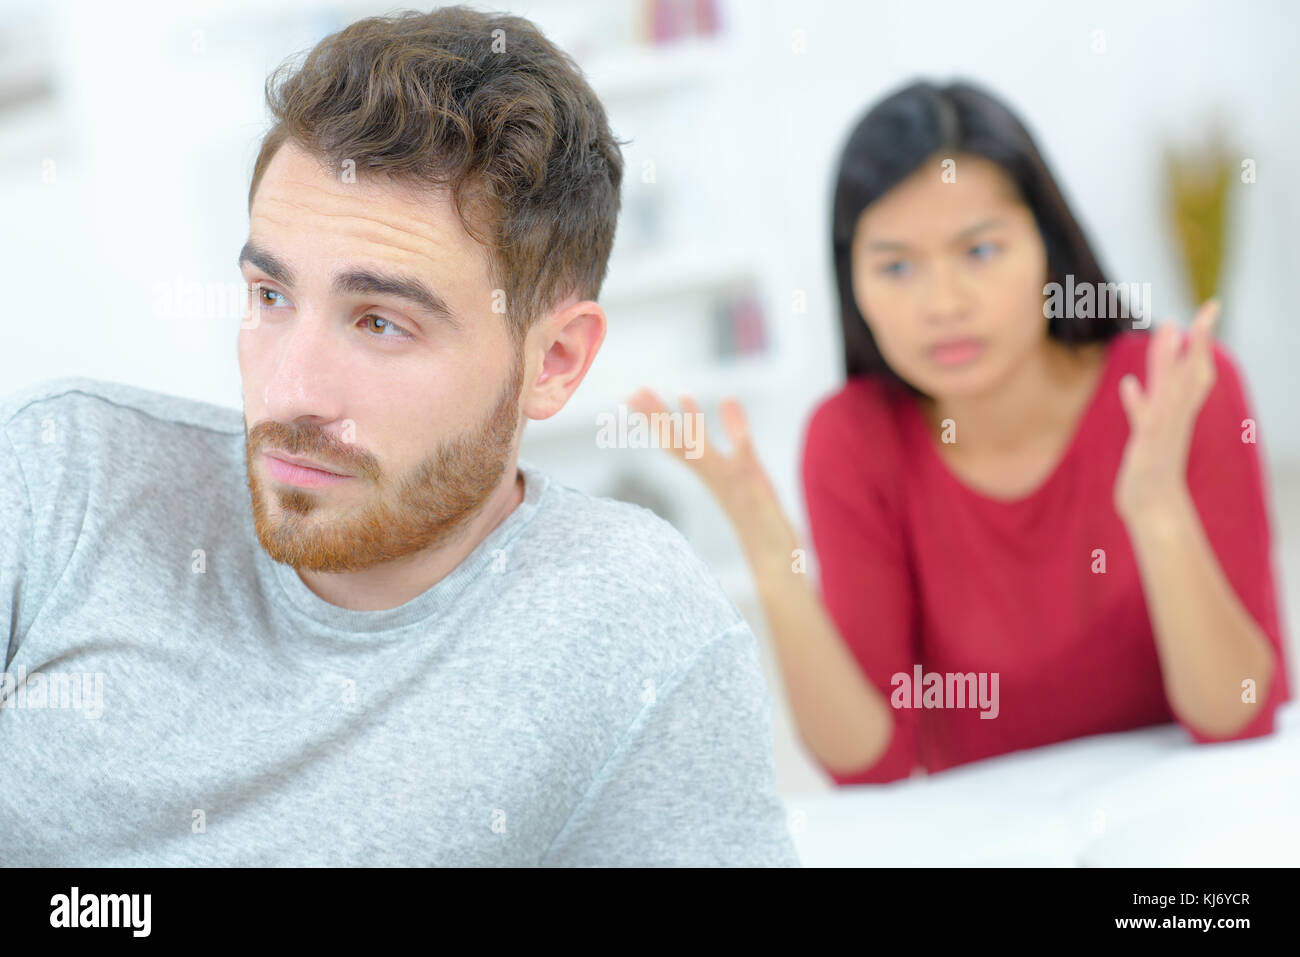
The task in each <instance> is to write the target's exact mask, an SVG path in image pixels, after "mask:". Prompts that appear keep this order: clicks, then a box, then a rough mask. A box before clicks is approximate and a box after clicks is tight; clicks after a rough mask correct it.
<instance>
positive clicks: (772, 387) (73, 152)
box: [0, 0, 1300, 795]
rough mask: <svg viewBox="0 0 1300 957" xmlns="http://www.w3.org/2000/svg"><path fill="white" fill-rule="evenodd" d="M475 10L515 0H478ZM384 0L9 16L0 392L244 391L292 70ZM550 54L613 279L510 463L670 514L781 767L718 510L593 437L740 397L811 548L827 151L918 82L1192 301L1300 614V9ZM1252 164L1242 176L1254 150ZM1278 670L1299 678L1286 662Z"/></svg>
mask: <svg viewBox="0 0 1300 957" xmlns="http://www.w3.org/2000/svg"><path fill="white" fill-rule="evenodd" d="M471 5H473V6H480V7H484V8H485V9H501V8H502V7H504V6H505V5H504V4H502V5H496V4H489V5H484V4H471ZM395 9H400V7H393V6H390V5H388V4H380V3H371V2H347V3H319V2H312V3H308V2H297V0H256V2H253V0H223V2H220V3H208V2H194V3H188V4H182V3H176V2H175V0H168V2H147V0H141V2H131V3H114V4H106V3H98V2H85V3H77V2H67V0H50V2H43V3H39V4H31V5H23V4H18V5H14V4H12V3H9V4H5V5H3V6H0V224H2V228H0V275H3V277H4V281H5V288H6V289H7V290H8V292H7V294H6V295H5V301H7V302H8V303H9V306H8V307H7V308H8V310H9V313H10V314H9V316H8V318H7V320H6V321H5V322H4V325H3V332H2V333H0V387H2V390H3V391H4V392H5V393H8V392H10V391H12V390H14V389H17V388H20V387H22V386H24V385H27V384H29V383H34V382H37V381H40V380H42V379H45V378H49V377H53V376H62V375H86V376H92V377H97V378H103V379H111V380H115V381H121V382H127V383H131V384H135V385H139V386H142V387H145V388H149V389H155V390H159V391H163V392H168V393H173V394H176V395H184V396H189V397H193V398H198V399H203V400H207V401H210V402H215V403H219V404H222V405H228V406H234V407H239V406H240V402H241V399H240V388H239V373H238V366H237V363H236V357H235V334H236V331H237V324H238V321H239V308H240V302H241V297H242V295H243V292H242V287H241V286H240V278H239V273H238V271H237V269H236V266H235V258H236V254H237V252H238V250H239V248H240V246H241V244H242V243H243V241H244V239H245V236H246V229H247V212H246V205H245V204H246V195H247V187H248V180H249V175H250V172H251V169H252V164H253V159H254V156H255V154H256V148H257V142H258V139H259V137H260V136H261V134H262V133H263V132H264V130H265V126H266V118H267V114H266V112H265V105H264V98H263V83H264V81H265V78H266V76H267V74H268V73H269V72H270V70H272V69H273V68H274V67H275V66H277V65H278V64H279V63H280V62H281V61H282V60H284V59H285V58H286V57H289V56H291V55H294V54H297V53H301V52H304V51H306V50H307V49H309V48H310V47H311V46H312V45H313V44H314V43H315V42H316V41H317V40H319V39H320V38H321V37H323V36H324V35H326V34H328V33H331V32H334V31H336V30H338V29H340V28H341V27H342V26H344V25H345V24H347V23H349V22H351V21H352V20H354V19H357V18H359V17H362V16H368V15H372V14H379V13H388V12H392V11H393V10H395ZM508 9H509V11H510V12H512V13H517V14H520V15H523V16H526V17H528V18H530V19H532V20H533V21H534V22H536V23H537V24H538V25H539V26H540V27H541V28H542V29H543V31H544V32H545V33H547V34H548V36H550V37H551V38H552V39H553V40H555V41H556V42H558V43H559V44H560V45H561V46H562V47H564V48H565V49H566V50H568V51H569V52H570V53H571V54H572V55H573V56H574V58H575V59H576V60H577V62H578V63H579V64H580V65H581V66H582V68H583V70H584V72H586V74H587V75H588V77H589V79H590V81H591V82H592V85H593V86H594V88H595V89H596V91H597V93H598V94H599V95H600V96H601V98H602V100H603V102H604V103H605V105H606V108H607V109H608V111H609V114H610V119H611V124H612V126H613V129H614V133H615V135H616V136H618V137H619V138H621V139H624V140H628V141H629V142H628V143H627V145H626V146H625V148H624V150H625V160H626V174H625V192H624V197H623V204H624V205H623V214H622V219H621V222H620V225H619V232H618V241H617V246H616V249H615V253H614V259H613V262H612V264H611V267H610V271H609V277H608V281H607V285H606V287H605V289H604V291H603V294H602V297H601V300H602V304H603V305H604V307H605V309H606V311H607V313H608V316H609V332H608V336H607V339H606V341H605V344H604V347H603V348H602V350H601V352H600V355H599V356H598V358H597V360H596V362H595V364H594V366H593V367H592V369H591V372H590V374H589V375H588V377H587V379H586V381H585V382H584V384H583V385H582V387H581V388H580V389H579V391H578V393H577V394H576V395H575V396H574V398H573V400H572V402H571V403H570V405H569V407H567V408H565V409H564V410H563V411H562V412H561V413H560V414H559V415H557V416H555V417H554V418H553V419H551V420H547V421H544V422H532V423H530V424H529V426H528V429H527V432H526V437H525V440H524V449H523V453H522V455H523V457H524V458H527V459H530V460H532V461H534V462H536V463H537V464H539V465H541V466H542V467H544V468H546V469H548V470H550V471H551V472H552V473H553V474H554V475H556V476H557V477H558V478H559V479H560V480H561V481H563V482H565V483H566V484H569V485H573V486H575V487H577V488H581V489H584V490H586V491H589V492H591V493H594V494H599V495H609V496H613V497H618V498H623V499H627V500H630V501H634V502H637V503H639V504H643V505H646V506H647V507H650V508H653V509H655V510H656V511H657V512H659V513H660V514H662V515H663V516H664V517H665V518H667V519H668V520H669V521H671V522H673V523H674V524H675V525H676V526H677V527H678V528H680V529H681V531H682V532H683V533H684V534H685V535H686V536H687V537H688V538H689V539H690V540H691V542H692V543H693V544H694V545H695V547H696V548H697V549H698V550H699V552H700V553H701V554H702V555H703V556H704V557H705V559H706V560H707V561H708V562H709V563H710V565H711V567H712V568H713V569H714V571H715V572H716V574H717V576H718V578H719V580H720V581H721V582H722V584H723V585H724V587H725V588H726V589H727V591H728V593H729V594H730V595H731V596H732V598H733V600H734V601H735V602H736V603H737V605H738V606H739V607H740V608H741V610H742V612H744V613H745V615H746V617H747V618H748V619H749V620H750V622H751V624H752V625H753V627H754V630H755V632H756V633H757V634H758V635H759V637H760V642H761V644H762V647H763V652H764V654H765V656H766V661H765V663H766V666H767V668H768V679H769V682H770V683H771V687H772V688H773V691H774V700H775V703H776V714H775V716H774V718H775V728H774V731H775V741H776V752H777V771H778V779H779V780H778V783H779V785H780V787H781V789H782V791H783V793H785V794H787V795H802V794H812V793H815V792H819V791H825V790H826V789H827V788H828V786H829V785H828V783H827V779H826V778H825V776H824V775H823V774H822V773H821V771H820V770H819V769H818V768H817V767H816V766H815V765H814V764H813V763H811V762H810V761H809V760H808V758H807V757H806V756H805V755H804V753H803V751H802V749H801V748H800V747H799V745H798V743H797V738H796V736H795V734H794V731H793V728H792V725H791V724H790V721H789V718H788V715H787V714H786V711H785V702H784V700H783V698H782V695H781V692H780V691H779V689H780V684H779V676H778V673H777V672H776V671H775V668H774V664H773V658H772V655H771V653H770V649H769V648H768V646H767V643H766V629H765V625H764V623H763V620H762V616H761V613H760V611H759V609H758V606H757V605H756V603H755V598H754V593H753V588H752V582H751V581H750V578H749V575H748V572H747V569H746V567H745V565H744V562H743V559H742V556H741V553H740V551H739V549H738V547H737V544H736V541H735V539H734V537H733V536H732V533H731V530H730V528H729V526H728V525H727V523H726V521H725V519H724V517H723V515H722V513H721V511H720V510H719V509H718V508H717V507H716V506H715V505H714V504H713V502H712V501H711V500H710V499H709V497H708V496H707V494H706V493H705V491H704V489H703V486H701V485H700V484H699V483H698V482H697V481H696V480H695V478H694V476H693V475H691V474H690V473H689V472H688V471H687V469H686V468H685V467H683V466H682V465H681V464H680V463H678V462H675V461H673V460H672V459H670V458H669V457H668V456H667V455H665V454H664V453H663V452H661V451H659V450H656V449H623V450H617V449H601V448H597V446H596V443H595V433H596V425H595V423H596V416H597V414H598V413H600V412H602V411H605V412H615V413H616V412H617V409H618V405H619V403H620V402H622V401H624V400H625V398H626V397H627V396H628V395H630V394H631V393H632V392H633V391H634V390H635V389H636V388H637V387H638V386H641V385H647V386H651V387H653V388H655V389H656V390H658V391H659V392H660V394H661V395H664V396H665V397H666V398H668V399H669V400H670V401H672V402H673V403H674V405H675V404H676V397H677V395H678V394H679V393H680V392H683V391H686V392H690V393H691V394H693V395H695V396H696V397H697V398H698V399H699V400H700V401H701V403H702V405H703V406H704V408H705V409H706V410H707V411H708V413H709V423H710V432H711V434H712V435H713V436H715V438H716V437H717V436H718V435H719V429H718V421H717V417H716V405H717V401H718V400H719V399H720V398H721V397H723V396H726V395H734V396H736V397H738V398H739V399H740V400H741V401H742V402H743V403H744V405H745V407H746V409H747V410H748V412H749V415H750V419H751V422H752V424H753V427H754V430H755V437H756V443H757V446H758V450H759V452H760V454H761V457H762V459H763V461H764V462H765V464H766V466H767V468H768V470H769V472H770V474H771V476H772V478H773V481H774V483H775V484H776V486H777V489H778V491H779V493H780V495H781V498H782V500H783V502H784V503H785V506H786V509H787V512H788V514H790V516H791V517H792V518H793V519H794V520H795V521H796V524H798V525H799V526H800V530H801V532H803V533H804V534H805V536H806V528H807V524H806V518H805V515H804V511H803V504H802V496H801V492H800V487H799V482H798V467H799V452H800V446H801V440H802V434H803V428H804V425H805V422H806V418H807V416H808V415H809V414H810V412H811V410H812V408H813V407H814V406H815V405H816V403H817V402H818V400H819V399H820V398H821V397H823V396H825V395H827V394H829V393H830V392H833V391H834V390H836V389H838V388H839V387H840V385H841V384H842V371H841V370H842V365H841V356H840V346H839V343H838V333H837V323H838V319H837V313H836V308H837V307H836V303H835V299H834V293H833V285H832V271H831V261H830V243H829V199H830V189H831V180H832V176H833V172H834V165H835V162H836V158H837V154H838V151H839V148H840V145H841V143H842V140H843V138H844V136H845V135H846V134H847V132H848V130H849V129H850V128H851V126H852V125H853V124H854V123H855V122H856V119H857V118H858V117H859V116H860V114H861V113H862V111H863V110H864V109H865V108H866V107H867V105H868V104H870V103H872V102H873V101H874V100H876V99H877V98H878V97H880V96H881V95H883V94H884V93H886V92H888V91H890V90H892V89H894V88H896V87H898V86H900V85H901V84H903V83H904V82H906V81H908V80H911V79H913V78H916V77H922V76H923V77H928V78H931V79H934V80H937V81H946V80H950V79H956V78H959V77H960V78H966V79H970V80H973V81H975V82H978V83H982V84H984V85H986V86H988V87H989V88H990V89H991V90H992V91H993V92H994V93H995V94H997V95H999V96H1001V97H1003V98H1005V99H1006V100H1007V101H1008V102H1009V103H1010V104H1011V105H1012V107H1013V108H1014V109H1016V110H1017V111H1018V112H1019V114H1020V115H1021V116H1022V118H1023V119H1024V120H1025V121H1026V122H1027V124H1028V125H1029V127H1030V131H1031V134H1032V135H1034V137H1035V138H1036V140H1037V142H1038V145H1039V147H1040V149H1041V150H1042V151H1043V153H1044V155H1045V156H1046V158H1047V161H1048V164H1049V166H1050V168H1051V169H1052V171H1053V173H1054V174H1055V176H1056V177H1057V178H1058V181H1059V182H1060V183H1061V184H1062V186H1063V188H1064V190H1065V193H1066V196H1067V199H1068V200H1069V201H1070V203H1071V204H1072V206H1073V209H1074V212H1075V214H1076V216H1077V217H1078V218H1079V220H1080V222H1081V224H1082V225H1083V227H1084V229H1085V230H1086V232H1087V233H1088V235H1089V237H1090V239H1091V240H1092V241H1093V244H1094V248H1095V249H1096V250H1097V252H1098V254H1099V255H1100V257H1101V260H1102V263H1103V266H1104V268H1106V269H1107V270H1108V271H1109V272H1110V274H1111V278H1112V279H1113V280H1114V281H1117V282H1148V283H1150V284H1151V289H1152V298H1153V309H1154V313H1155V318H1156V320H1157V321H1159V320H1161V319H1163V318H1165V317H1173V318H1176V319H1178V320H1179V321H1180V322H1184V323H1185V322H1187V321H1188V319H1189V318H1190V316H1191V314H1192V311H1193V309H1194V305H1195V304H1196V302H1198V301H1199V300H1200V298H1201V297H1202V295H1208V291H1207V290H1216V291H1217V292H1218V293H1219V295H1220V296H1221V297H1222V299H1223V301H1224V305H1225V312H1224V319H1223V321H1222V323H1221V334H1222V335H1221V338H1222V339H1223V340H1224V342H1225V344H1226V345H1227V347H1228V348H1229V350H1230V351H1231V352H1232V353H1233V354H1234V355H1235V356H1236V358H1237V361H1238V363H1239V365H1240V367H1241V368H1242V370H1243V373H1244V375H1245V379H1246V383H1247V388H1248V390H1249V396H1250V399H1251V401H1252V402H1253V403H1254V406H1255V409H1256V412H1257V414H1258V418H1259V422H1260V429H1261V432H1260V434H1261V436H1262V443H1263V448H1264V451H1265V453H1266V455H1267V457H1268V464H1269V468H1270V473H1269V474H1270V482H1271V486H1270V493H1271V495H1272V497H1273V502H1272V507H1273V514H1274V527H1275V529H1276V532H1277V539H1276V542H1275V548H1276V554H1277V559H1278V562H1279V571H1280V575H1281V579H1282V584H1283V600H1284V607H1283V609H1282V614H1283V619H1284V622H1285V623H1286V629H1287V634H1288V638H1289V640H1290V641H1291V643H1292V652H1291V655H1292V661H1293V662H1294V661H1296V660H1297V659H1300V654H1297V652H1296V637H1295V634H1294V630H1293V628H1292V625H1291V623H1292V622H1293V620H1294V615H1293V612H1294V609H1296V608H1297V607H1298V602H1300V598H1298V596H1300V429H1298V428H1297V427H1296V422H1297V419H1298V418H1300V398H1298V397H1297V390H1296V388H1295V375H1294V372H1293V365H1294V363H1295V361H1296V359H1297V358H1300V326H1298V325H1297V323H1296V321H1295V319H1294V317H1293V316H1292V312H1291V310H1292V309H1293V308H1294V307H1293V305H1292V304H1291V302H1290V300H1289V298H1288V297H1289V296H1290V292H1289V291H1288V290H1289V288H1290V287H1289V282H1290V281H1291V276H1292V273H1293V272H1295V270H1296V267H1297V265H1300V256H1298V255H1297V254H1298V253H1300V240H1298V239H1297V231H1296V223H1297V222H1300V202H1298V201H1297V190H1296V173H1295V157H1296V156H1297V155H1300V126H1298V125H1297V123H1296V119H1297V115H1300V110H1298V109H1297V107H1298V106H1300V96H1298V94H1300V59H1297V58H1296V56H1295V52H1294V51H1295V42H1296V38H1297V36H1300V13H1298V12H1297V11H1298V10H1300V8H1298V7H1297V5H1295V4H1294V3H1291V2H1288V0H1276V2H1264V0H1255V2H1251V3H1246V4H1242V3H1230V2H1188V0H1176V2H1175V0H1169V2H1146V3H1133V2H1130V0H1125V2H1105V0H1103V2H1090V3H1088V4H1086V5H1085V4H1081V3H1076V4H1042V3H1039V2H1034V0H1023V2H1012V0H1004V2H998V3H979V4H972V3H966V2H916V0H906V2H885V0H877V2H866V3H859V2H829V0H828V2H821V3H818V2H811V0H803V2H798V3H796V2H790V0H746V2H727V0H617V2H611V0H518V2H512V3H510V4H509V5H508ZM1247 159H1249V160H1251V161H1253V167H1252V168H1253V169H1254V171H1255V181H1254V182H1251V183H1244V182H1242V177H1241V176H1240V174H1239V169H1240V166H1241V164H1242V162H1243V161H1245V160H1247ZM1292 680H1293V682H1294V680H1295V679H1294V678H1293V679H1292Z"/></svg>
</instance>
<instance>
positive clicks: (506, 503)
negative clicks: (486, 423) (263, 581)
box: [298, 461, 524, 611]
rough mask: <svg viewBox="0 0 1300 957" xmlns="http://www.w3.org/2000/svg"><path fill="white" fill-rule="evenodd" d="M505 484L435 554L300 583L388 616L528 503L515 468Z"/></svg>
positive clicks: (305, 577)
mask: <svg viewBox="0 0 1300 957" xmlns="http://www.w3.org/2000/svg"><path fill="white" fill-rule="evenodd" d="M508 474H510V475H513V476H514V481H510V480H509V479H505V478H503V479H502V482H501V484H500V485H499V486H497V489H496V490H495V491H494V492H493V493H492V495H491V497H489V498H488V500H487V503H486V504H485V505H484V506H483V508H481V509H479V511H478V514H476V515H475V516H474V517H473V518H472V519H471V520H470V521H469V523H468V524H467V525H466V526H465V527H464V528H463V529H462V531H461V532H460V533H459V534H457V535H455V536H454V537H453V538H452V539H451V540H450V541H448V542H444V543H443V544H441V545H439V546H437V547H436V548H434V549H433V550H430V551H423V552H418V553H416V554H415V555H411V556H408V557H406V558H401V559H397V560H396V561H392V562H385V563H383V564H382V565H376V566H374V567H373V568H366V569H363V570H361V571H358V572H342V573H335V572H313V571H305V570H301V569H300V570H298V577H299V578H300V579H301V580H302V582H303V584H305V585H306V586H307V587H308V588H310V589H311V590H312V591H313V592H314V593H315V594H316V595H317V596H319V597H320V598H322V599H324V600H325V601H327V602H329V603H330V604H331V605H338V606H339V607H340V608H348V609H351V610H353V611H383V610H386V609H389V608H396V607H398V606H399V605H404V604H406V603H407V602H408V601H410V600H411V599H413V598H415V597H416V596H418V595H422V594H423V593H424V592H426V591H428V590H429V589H430V588H432V587H433V586H434V585H436V584H438V582H440V581H442V580H443V579H444V578H446V577H447V576H448V575H449V574H451V573H452V571H454V570H455V569H456V567H457V566H458V565H460V563H461V562H463V561H464V560H465V559H466V558H467V557H468V556H469V554H470V552H472V551H474V549H475V548H477V547H478V546H479V544H480V543H481V542H482V541H483V539H485V538H487V537H488V535H490V534H491V533H492V532H493V530H494V529H496V527H497V526H498V525H500V524H501V523H502V522H503V521H505V519H506V516H508V515H509V514H510V513H511V512H513V511H514V510H515V509H516V508H518V507H519V505H520V503H522V502H523V500H524V476H523V473H522V472H521V471H520V470H519V467H518V464H517V463H515V462H513V461H512V463H511V468H510V469H509V470H508Z"/></svg>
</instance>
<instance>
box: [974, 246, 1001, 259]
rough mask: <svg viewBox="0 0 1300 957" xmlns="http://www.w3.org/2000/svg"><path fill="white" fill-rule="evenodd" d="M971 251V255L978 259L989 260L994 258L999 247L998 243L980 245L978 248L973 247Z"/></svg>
mask: <svg viewBox="0 0 1300 957" xmlns="http://www.w3.org/2000/svg"><path fill="white" fill-rule="evenodd" d="M980 250H983V251H984V253H983V255H981V254H980ZM970 251H971V255H973V256H974V257H975V258H976V259H988V258H989V257H990V256H992V255H993V254H994V253H995V252H997V251H998V246H997V244H996V243H980V244H979V245H977V246H972V247H971V248H970Z"/></svg>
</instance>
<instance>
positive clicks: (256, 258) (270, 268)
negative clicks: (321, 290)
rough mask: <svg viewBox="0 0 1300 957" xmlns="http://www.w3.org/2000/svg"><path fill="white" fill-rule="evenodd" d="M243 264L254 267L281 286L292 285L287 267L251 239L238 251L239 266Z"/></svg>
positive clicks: (291, 278) (291, 274)
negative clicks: (249, 264)
mask: <svg viewBox="0 0 1300 957" xmlns="http://www.w3.org/2000/svg"><path fill="white" fill-rule="evenodd" d="M244 263H251V264H252V265H254V266H256V267H257V268H258V269H260V270H262V272H264V273H266V274H267V275H268V276H270V277H271V278H272V279H274V280H275V281H276V282H278V283H280V284H281V285H282V286H292V285H293V273H292V272H290V271H289V267H288V266H286V265H285V264H284V263H283V262H282V261H281V260H279V259H277V258H276V257H275V256H272V255H271V254H270V253H269V252H267V251H266V250H265V249H263V248H262V247H261V246H258V245H257V244H256V243H254V242H253V241H252V240H251V239H250V240H249V241H248V242H246V243H244V248H243V249H241V250H240V251H239V265H240V266H243V265H244Z"/></svg>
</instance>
